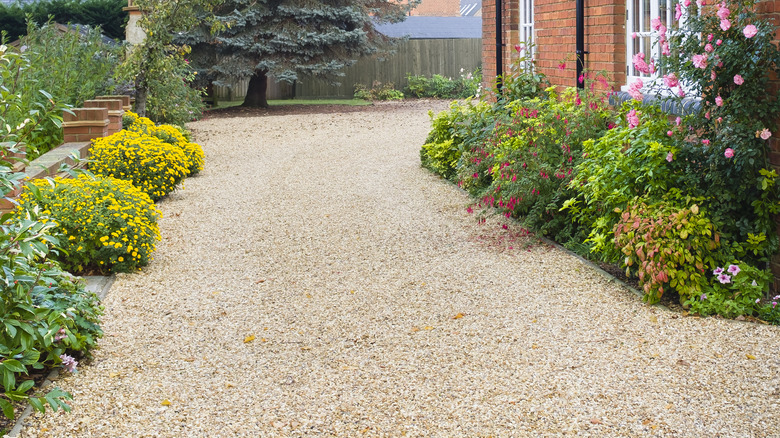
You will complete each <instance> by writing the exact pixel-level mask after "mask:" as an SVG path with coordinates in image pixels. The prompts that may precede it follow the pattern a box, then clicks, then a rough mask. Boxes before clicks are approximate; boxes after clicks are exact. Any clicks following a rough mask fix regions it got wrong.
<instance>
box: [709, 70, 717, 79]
mask: <svg viewBox="0 0 780 438" xmlns="http://www.w3.org/2000/svg"><path fill="white" fill-rule="evenodd" d="M717 77H718V75H717V74H716V73H715V70H713V71H711V72H710V79H711V80H713V81H714V80H715V78H717Z"/></svg>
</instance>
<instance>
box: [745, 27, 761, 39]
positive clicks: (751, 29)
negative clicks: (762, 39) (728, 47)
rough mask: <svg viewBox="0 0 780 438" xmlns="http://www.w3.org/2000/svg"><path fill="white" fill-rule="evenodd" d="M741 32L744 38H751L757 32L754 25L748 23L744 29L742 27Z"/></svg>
mask: <svg viewBox="0 0 780 438" xmlns="http://www.w3.org/2000/svg"><path fill="white" fill-rule="evenodd" d="M742 33H744V34H745V38H753V37H754V36H756V34H757V33H758V29H756V26H753V25H752V24H748V25H747V26H745V28H744V29H742Z"/></svg>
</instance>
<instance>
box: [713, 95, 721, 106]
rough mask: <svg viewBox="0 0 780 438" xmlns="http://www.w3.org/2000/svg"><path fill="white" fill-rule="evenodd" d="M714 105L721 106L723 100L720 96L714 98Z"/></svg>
mask: <svg viewBox="0 0 780 438" xmlns="http://www.w3.org/2000/svg"><path fill="white" fill-rule="evenodd" d="M715 105H718V106H723V98H722V97H720V96H717V97H715Z"/></svg>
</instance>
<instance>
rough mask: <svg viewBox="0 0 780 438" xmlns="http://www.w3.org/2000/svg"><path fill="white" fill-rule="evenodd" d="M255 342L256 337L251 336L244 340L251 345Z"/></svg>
mask: <svg viewBox="0 0 780 438" xmlns="http://www.w3.org/2000/svg"><path fill="white" fill-rule="evenodd" d="M254 340H255V335H249V336H247V337H245V338H244V343H245V344H248V343H250V342H252V341H254Z"/></svg>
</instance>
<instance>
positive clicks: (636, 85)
mask: <svg viewBox="0 0 780 438" xmlns="http://www.w3.org/2000/svg"><path fill="white" fill-rule="evenodd" d="M644 86H645V83H644V82H642V79H640V78H636V80H635V81H634V82H632V83H631V85H629V86H628V94H630V95H631V97H633V98H634V99H636V100H638V101H640V102H641V101H642V100H643V99H644V95H642V87H644Z"/></svg>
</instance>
